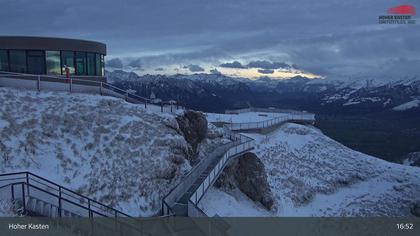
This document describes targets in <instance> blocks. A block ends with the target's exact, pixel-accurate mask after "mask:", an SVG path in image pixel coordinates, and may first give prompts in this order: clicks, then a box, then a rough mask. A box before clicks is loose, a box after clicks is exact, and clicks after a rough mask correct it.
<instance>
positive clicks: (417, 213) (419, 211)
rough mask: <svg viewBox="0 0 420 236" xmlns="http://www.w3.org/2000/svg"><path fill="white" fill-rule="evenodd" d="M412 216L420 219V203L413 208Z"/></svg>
mask: <svg viewBox="0 0 420 236" xmlns="http://www.w3.org/2000/svg"><path fill="white" fill-rule="evenodd" d="M411 214H412V215H413V216H416V217H420V202H417V203H416V204H414V206H413V207H412V208H411Z"/></svg>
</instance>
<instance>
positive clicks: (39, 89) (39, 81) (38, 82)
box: [37, 75, 41, 92]
mask: <svg viewBox="0 0 420 236" xmlns="http://www.w3.org/2000/svg"><path fill="white" fill-rule="evenodd" d="M37 89H38V92H39V91H41V75H38V81H37Z"/></svg>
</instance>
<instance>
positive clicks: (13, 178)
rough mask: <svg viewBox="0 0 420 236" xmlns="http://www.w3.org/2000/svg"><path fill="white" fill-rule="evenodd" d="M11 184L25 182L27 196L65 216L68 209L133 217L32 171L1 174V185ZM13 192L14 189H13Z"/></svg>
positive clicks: (82, 213) (90, 214)
mask: <svg viewBox="0 0 420 236" xmlns="http://www.w3.org/2000/svg"><path fill="white" fill-rule="evenodd" d="M8 184H11V188H12V190H13V186H15V185H17V184H20V185H22V184H24V185H25V186H26V188H25V189H24V193H25V195H26V196H32V197H35V198H38V199H42V200H43V201H45V202H48V203H51V205H54V206H56V207H57V209H58V211H57V215H58V216H59V217H61V216H63V214H62V212H63V211H64V210H68V211H70V212H72V213H74V214H76V215H79V216H81V217H89V218H92V217H96V216H99V217H114V218H118V217H131V216H130V215H128V214H125V213H123V212H121V211H119V210H117V209H115V208H112V207H110V206H107V205H105V204H102V203H100V202H98V201H96V200H93V199H91V198H89V197H86V196H83V195H81V194H79V193H77V192H75V191H73V190H70V189H68V188H65V187H63V186H61V185H59V184H56V183H54V182H52V181H50V180H48V179H45V178H43V177H40V176H38V175H35V174H33V173H30V172H16V173H6V174H0V186H5V185H8ZM12 194H13V191H12Z"/></svg>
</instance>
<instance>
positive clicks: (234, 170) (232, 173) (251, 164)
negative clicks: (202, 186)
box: [215, 153, 275, 210]
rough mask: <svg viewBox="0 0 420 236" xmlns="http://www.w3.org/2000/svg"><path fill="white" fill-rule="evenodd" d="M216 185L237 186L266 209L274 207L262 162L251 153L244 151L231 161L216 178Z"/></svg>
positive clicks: (229, 187) (227, 187) (225, 187)
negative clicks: (244, 152)
mask: <svg viewBox="0 0 420 236" xmlns="http://www.w3.org/2000/svg"><path fill="white" fill-rule="evenodd" d="M215 186H216V187H219V188H222V189H225V190H232V189H235V188H238V189H239V190H241V191H242V192H243V193H245V194H246V195H247V196H248V197H249V198H250V199H252V200H253V201H255V202H260V203H261V204H262V205H263V206H265V207H266V208H267V209H268V210H272V209H274V208H275V205H274V199H273V196H272V193H271V190H270V186H269V185H268V181H267V174H266V171H265V168H264V164H263V163H262V162H261V161H260V159H259V158H258V157H257V156H256V155H255V154H253V153H246V154H244V155H243V156H241V157H238V158H236V159H234V160H232V161H231V163H230V164H229V165H228V166H227V167H226V168H225V170H224V171H223V173H222V174H221V175H220V177H219V179H218V180H217V182H216V184H215Z"/></svg>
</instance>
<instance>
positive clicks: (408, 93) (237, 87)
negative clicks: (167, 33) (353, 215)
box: [107, 70, 420, 113]
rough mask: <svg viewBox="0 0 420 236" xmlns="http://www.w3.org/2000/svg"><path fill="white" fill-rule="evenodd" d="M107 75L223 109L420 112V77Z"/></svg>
mask: <svg viewBox="0 0 420 236" xmlns="http://www.w3.org/2000/svg"><path fill="white" fill-rule="evenodd" d="M107 78H108V81H109V82H110V83H112V84H114V85H116V86H119V87H122V88H124V89H133V90H136V91H137V93H138V94H139V95H141V96H145V97H149V96H150V94H151V93H152V92H153V93H154V94H156V96H157V97H159V98H162V99H165V100H168V99H175V100H177V101H180V102H181V103H183V104H184V105H186V106H187V107H188V108H192V109H197V110H203V111H210V112H221V111H223V110H225V109H232V108H243V107H249V106H255V107H278V108H292V109H303V110H309V111H314V112H318V113H324V112H326V113H331V112H345V113H365V112H381V111H398V112H420V78H419V77H418V76H413V77H409V78H407V77H406V78H401V79H385V78H384V79H382V78H363V77H360V78H351V79H348V80H344V79H343V80H338V79H308V78H305V77H302V76H296V77H293V78H291V79H285V80H274V79H270V78H269V77H262V78H260V79H257V80H250V79H246V78H233V77H228V76H224V75H220V74H193V75H182V74H176V75H171V76H167V75H142V76H139V75H137V74H136V73H134V72H125V71H122V70H115V71H112V72H109V71H108V72H107Z"/></svg>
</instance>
